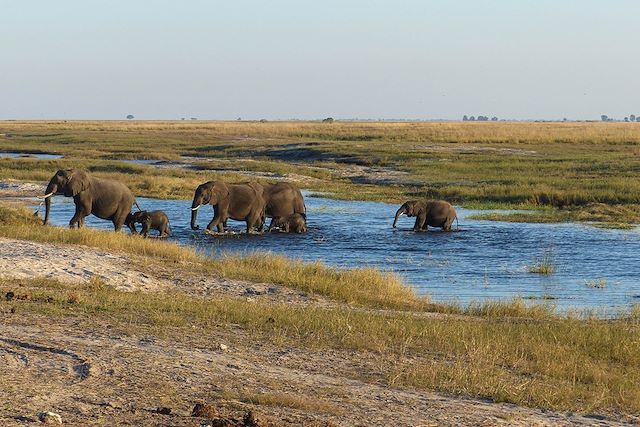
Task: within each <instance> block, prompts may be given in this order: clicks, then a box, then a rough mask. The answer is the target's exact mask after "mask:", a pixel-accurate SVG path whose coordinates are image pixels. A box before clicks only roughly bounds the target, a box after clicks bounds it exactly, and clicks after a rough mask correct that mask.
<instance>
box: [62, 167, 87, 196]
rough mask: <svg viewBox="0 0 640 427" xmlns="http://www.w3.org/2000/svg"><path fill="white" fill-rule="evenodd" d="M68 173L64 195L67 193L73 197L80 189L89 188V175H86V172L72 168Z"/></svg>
mask: <svg viewBox="0 0 640 427" xmlns="http://www.w3.org/2000/svg"><path fill="white" fill-rule="evenodd" d="M70 175H71V176H70V177H69V182H68V183H67V188H66V191H65V196H67V193H68V194H69V196H71V197H74V196H76V195H77V194H78V193H80V192H81V191H84V190H87V189H88V188H89V175H87V173H86V172H84V171H79V170H74V171H73V172H72V173H71V174H70Z"/></svg>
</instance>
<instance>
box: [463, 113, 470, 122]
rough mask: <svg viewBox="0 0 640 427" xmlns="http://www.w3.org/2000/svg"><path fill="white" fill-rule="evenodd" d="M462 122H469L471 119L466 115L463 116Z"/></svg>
mask: <svg viewBox="0 0 640 427" xmlns="http://www.w3.org/2000/svg"><path fill="white" fill-rule="evenodd" d="M462 121H463V122H466V121H469V117H467V115H466V114H465V115H464V116H462Z"/></svg>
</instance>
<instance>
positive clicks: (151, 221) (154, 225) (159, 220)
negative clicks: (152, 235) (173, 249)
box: [125, 211, 170, 237]
mask: <svg viewBox="0 0 640 427" xmlns="http://www.w3.org/2000/svg"><path fill="white" fill-rule="evenodd" d="M136 223H138V224H142V231H140V234H141V235H142V236H144V237H147V235H148V234H149V230H150V229H153V230H157V231H159V232H160V237H167V236H169V235H170V229H169V218H168V217H167V214H165V213H164V212H162V211H138V212H135V213H130V214H129V215H127V220H126V222H125V224H126V225H127V226H128V227H129V228H131V229H132V231H133V232H135V231H136Z"/></svg>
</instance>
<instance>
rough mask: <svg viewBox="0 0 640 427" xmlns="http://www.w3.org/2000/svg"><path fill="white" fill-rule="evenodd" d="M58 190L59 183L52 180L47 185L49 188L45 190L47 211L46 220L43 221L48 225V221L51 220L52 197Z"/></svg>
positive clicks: (45, 213)
mask: <svg viewBox="0 0 640 427" xmlns="http://www.w3.org/2000/svg"><path fill="white" fill-rule="evenodd" d="M57 190H58V186H57V184H56V183H54V182H50V183H49V185H47V189H46V190H45V191H44V194H45V197H44V206H45V212H44V221H43V224H44V225H47V223H48V222H49V212H51V197H53V195H54V194H55V192H56V191H57Z"/></svg>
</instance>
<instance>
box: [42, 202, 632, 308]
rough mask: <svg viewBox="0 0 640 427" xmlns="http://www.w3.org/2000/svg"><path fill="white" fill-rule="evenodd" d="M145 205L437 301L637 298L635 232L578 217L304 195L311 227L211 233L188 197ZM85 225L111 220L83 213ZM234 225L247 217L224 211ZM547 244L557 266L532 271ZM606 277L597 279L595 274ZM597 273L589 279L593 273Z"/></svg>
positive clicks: (219, 240) (249, 243)
mask: <svg viewBox="0 0 640 427" xmlns="http://www.w3.org/2000/svg"><path fill="white" fill-rule="evenodd" d="M138 202H139V203H140V205H141V206H142V207H143V208H144V209H147V210H153V209H162V210H164V211H165V212H167V214H168V215H169V218H170V220H171V225H172V230H173V232H174V236H173V237H172V238H171V239H173V240H175V241H178V242H180V243H181V244H184V245H193V246H195V247H196V248H197V249H198V250H200V251H202V252H204V253H206V254H209V255H211V256H218V255H219V254H221V253H222V252H229V251H230V252H250V251H256V250H259V251H272V252H276V253H283V254H286V255H288V256H291V257H298V258H302V259H304V260H317V259H320V260H322V261H324V262H325V263H327V264H330V265H335V266H339V267H363V266H371V267H376V268H380V269H384V270H389V271H394V272H396V273H397V274H399V275H400V276H402V277H403V279H404V280H405V281H406V282H407V283H409V284H411V285H412V286H414V287H415V288H416V289H417V290H418V291H419V292H421V293H428V294H430V295H431V296H432V297H433V299H434V300H437V301H459V302H461V303H466V302H469V301H471V300H487V299H493V300H495V299H505V298H511V297H515V296H523V297H527V298H535V299H536V300H540V301H542V299H543V298H549V297H550V296H552V297H553V298H555V299H553V300H551V301H550V302H551V303H553V304H556V305H558V307H562V308H566V307H590V308H606V309H611V308H622V307H628V306H629V305H631V304H634V303H640V280H639V279H640V262H639V261H640V251H639V248H640V233H639V232H637V231H621V230H602V229H596V228H593V227H588V226H584V225H579V224H522V223H507V222H493V221H474V220H467V219H466V217H467V216H469V215H471V214H472V213H476V211H470V210H465V209H458V214H459V216H460V231H459V232H452V233H444V232H440V231H433V232H427V233H418V234H416V233H413V232H412V231H410V229H411V227H412V226H413V218H406V217H402V218H401V219H400V220H399V222H398V227H399V228H398V229H395V230H394V229H392V228H391V223H392V222H393V215H394V213H395V210H396V209H397V206H396V205H389V204H385V203H375V202H351V201H338V200H330V199H325V198H320V197H309V196H307V197H306V205H307V212H308V218H309V233H307V234H304V235H296V234H279V233H273V234H265V235H251V236H247V235H244V234H232V235H229V236H209V235H205V234H204V233H203V232H202V228H204V227H205V226H206V224H207V223H208V221H209V220H210V219H211V217H212V215H213V213H212V209H211V208H210V207H204V208H202V209H200V211H199V216H198V222H199V224H200V227H201V230H198V231H196V232H193V231H191V229H190V228H189V220H190V205H191V202H190V201H186V200H178V201H176V200H173V201H171V200H169V201H167V200H155V199H145V198H139V199H138ZM73 210H74V205H73V203H72V200H71V199H69V198H64V197H60V196H58V197H55V199H54V200H53V208H52V211H53V213H52V217H51V221H52V223H53V224H60V225H66V224H67V223H68V221H69V219H70V218H71V216H72V215H73ZM87 225H89V226H93V227H101V228H107V229H108V228H111V223H109V222H108V221H102V220H98V219H96V218H95V217H88V218H87ZM229 225H230V226H231V227H232V229H233V230H234V231H236V232H238V233H239V232H241V231H244V224H243V223H240V222H236V221H229ZM548 251H551V253H552V257H553V263H554V265H555V268H556V272H555V274H553V275H551V276H541V275H538V274H532V273H529V271H528V269H529V267H530V266H531V265H533V264H535V263H536V261H537V260H539V259H540V258H541V257H542V256H543V255H544V254H545V252H548ZM600 279H603V281H600ZM594 282H597V283H604V284H605V285H604V286H603V287H593V286H590V283H594Z"/></svg>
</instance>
